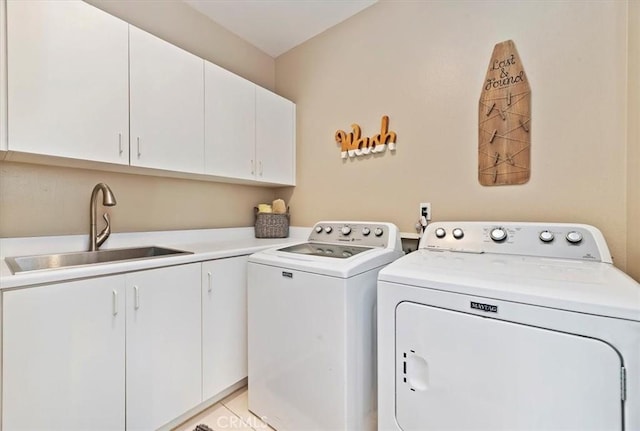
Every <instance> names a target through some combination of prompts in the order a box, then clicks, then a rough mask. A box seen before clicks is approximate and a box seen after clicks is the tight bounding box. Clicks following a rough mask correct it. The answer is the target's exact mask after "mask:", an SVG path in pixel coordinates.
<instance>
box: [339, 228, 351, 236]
mask: <svg viewBox="0 0 640 431" xmlns="http://www.w3.org/2000/svg"><path fill="white" fill-rule="evenodd" d="M340 232H342V235H349V234H350V233H351V228H350V227H349V226H342V229H340Z"/></svg>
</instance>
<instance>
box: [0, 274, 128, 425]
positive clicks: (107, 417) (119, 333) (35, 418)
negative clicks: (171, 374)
mask: <svg viewBox="0 0 640 431" xmlns="http://www.w3.org/2000/svg"><path fill="white" fill-rule="evenodd" d="M2 312H3V325H2V337H3V340H2V352H3V353H2V375H3V382H2V402H3V406H2V429H3V430H5V431H12V430H59V431H71V430H77V431H85V430H89V429H91V430H105V431H107V430H108V431H112V430H124V429H125V393H124V389H125V368H124V367H125V351H124V349H125V317H124V313H125V297H124V277H123V276H114V277H102V278H96V279H92V280H83V281H74V282H68V283H60V284H56V285H50V286H43V287H34V288H27V289H21V290H14V291H10V292H5V293H3V309H2Z"/></svg>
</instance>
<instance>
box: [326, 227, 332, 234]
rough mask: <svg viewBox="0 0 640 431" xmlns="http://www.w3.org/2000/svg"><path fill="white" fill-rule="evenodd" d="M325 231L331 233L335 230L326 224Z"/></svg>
mask: <svg viewBox="0 0 640 431" xmlns="http://www.w3.org/2000/svg"><path fill="white" fill-rule="evenodd" d="M324 231H325V232H326V233H331V232H333V228H332V227H331V226H325V227H324Z"/></svg>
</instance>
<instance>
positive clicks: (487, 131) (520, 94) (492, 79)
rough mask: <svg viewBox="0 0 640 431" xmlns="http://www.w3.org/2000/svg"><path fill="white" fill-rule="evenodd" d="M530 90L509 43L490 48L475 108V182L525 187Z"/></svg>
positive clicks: (515, 51)
mask: <svg viewBox="0 0 640 431" xmlns="http://www.w3.org/2000/svg"><path fill="white" fill-rule="evenodd" d="M530 149H531V88H530V87H529V80H528V79H527V75H526V73H525V72H524V66H523V65H522V61H521V60H520V56H519V55H518V51H517V50H516V45H515V44H514V43H513V41H512V40H507V41H505V42H500V43H498V44H497V45H496V46H495V47H494V48H493V54H492V55H491V61H490V62H489V69H488V70H487V75H486V77H485V80H484V84H483V88H482V93H481V95H480V103H479V106H478V181H479V182H480V184H482V185H483V186H498V185H512V184H524V183H526V182H527V181H529V176H530V172H531V168H530V166H531V154H530V153H531V152H530Z"/></svg>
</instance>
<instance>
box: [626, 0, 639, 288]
mask: <svg viewBox="0 0 640 431" xmlns="http://www.w3.org/2000/svg"><path fill="white" fill-rule="evenodd" d="M628 94H629V116H628V121H629V144H628V145H629V148H628V150H627V151H628V156H627V157H628V158H627V177H628V190H627V196H628V211H627V214H628V216H627V226H628V227H627V229H628V235H627V247H628V252H627V271H628V272H629V274H631V276H632V277H634V278H635V279H636V280H638V281H640V1H637V0H636V1H631V2H629V90H628Z"/></svg>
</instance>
